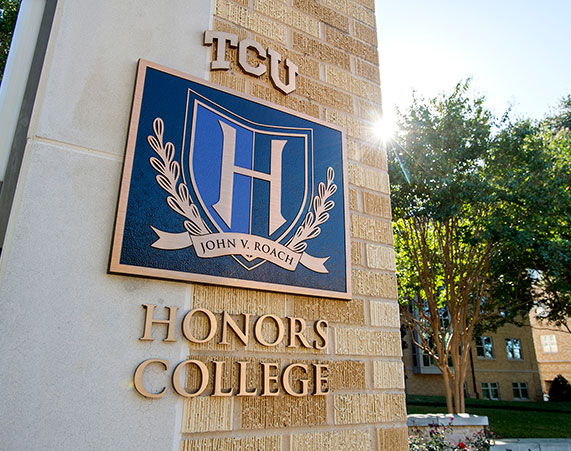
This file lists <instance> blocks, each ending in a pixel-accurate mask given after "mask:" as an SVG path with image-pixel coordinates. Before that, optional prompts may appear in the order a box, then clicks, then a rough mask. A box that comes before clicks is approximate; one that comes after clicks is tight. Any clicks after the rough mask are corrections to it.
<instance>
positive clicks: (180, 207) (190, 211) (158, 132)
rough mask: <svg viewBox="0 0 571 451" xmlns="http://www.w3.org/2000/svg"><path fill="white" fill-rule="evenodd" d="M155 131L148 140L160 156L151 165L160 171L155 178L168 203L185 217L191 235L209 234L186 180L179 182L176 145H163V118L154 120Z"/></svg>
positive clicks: (186, 226) (152, 159)
mask: <svg viewBox="0 0 571 451" xmlns="http://www.w3.org/2000/svg"><path fill="white" fill-rule="evenodd" d="M153 131H154V132H155V136H152V135H149V136H148V137H147V141H148V142H149V145H150V146H151V147H152V148H153V150H154V151H155V153H156V154H157V155H158V156H159V158H160V159H159V158H156V157H151V158H150V159H149V162H150V163H151V166H152V167H153V168H154V169H155V170H156V171H157V172H158V173H159V174H158V175H157V176H156V177H155V179H156V180H157V183H158V184H159V186H160V187H161V188H162V189H164V190H165V191H166V192H167V193H169V196H168V197H167V204H168V205H169V207H171V208H172V209H173V210H174V211H175V212H177V213H178V214H179V215H181V216H183V217H185V218H186V219H187V220H186V221H184V228H185V229H186V230H187V232H188V233H190V234H191V235H208V234H209V233H211V231H210V229H209V228H208V227H207V225H206V224H205V223H204V221H203V220H202V218H201V217H200V212H199V211H198V208H197V207H196V205H194V204H193V203H192V201H191V200H190V194H189V192H188V187H187V186H186V184H185V183H184V182H180V183H178V179H179V176H180V165H179V164H178V162H176V161H173V158H174V145H173V143H171V142H167V143H166V144H165V145H163V132H164V122H163V120H162V119H161V118H159V117H158V118H156V119H155V120H154V121H153Z"/></svg>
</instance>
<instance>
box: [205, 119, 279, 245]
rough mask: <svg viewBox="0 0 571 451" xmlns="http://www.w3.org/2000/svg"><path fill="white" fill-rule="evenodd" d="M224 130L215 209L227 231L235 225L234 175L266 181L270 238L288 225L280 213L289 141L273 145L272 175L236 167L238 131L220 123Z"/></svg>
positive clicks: (272, 143) (276, 141)
mask: <svg viewBox="0 0 571 451" xmlns="http://www.w3.org/2000/svg"><path fill="white" fill-rule="evenodd" d="M218 123H219V124H220V128H221V129H222V137H223V144H222V171H221V178H220V197H219V199H218V202H216V203H215V204H214V205H213V206H212V207H213V208H214V210H216V213H218V215H220V217H221V218H222V220H223V221H224V222H225V223H226V225H227V226H228V227H231V224H232V193H233V187H234V174H242V175H245V176H248V177H251V178H257V179H260V180H266V181H267V182H269V184H270V208H269V234H270V235H271V234H272V233H274V232H275V231H276V230H277V229H279V228H280V227H281V226H282V225H283V224H284V223H285V222H286V220H285V218H284V217H283V216H282V213H281V198H282V152H283V149H284V147H285V145H286V143H287V141H286V140H279V139H274V140H272V141H271V163H270V173H269V174H267V173H265V172H261V171H256V170H254V169H248V168H243V167H241V166H236V165H235V164H234V159H235V152H236V129H235V128H234V127H232V126H231V125H229V124H226V123H225V122H222V121H220V120H219V121H218Z"/></svg>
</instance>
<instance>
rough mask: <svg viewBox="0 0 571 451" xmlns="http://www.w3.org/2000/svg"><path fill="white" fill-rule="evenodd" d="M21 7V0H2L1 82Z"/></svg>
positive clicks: (0, 15)
mask: <svg viewBox="0 0 571 451" xmlns="http://www.w3.org/2000/svg"><path fill="white" fill-rule="evenodd" d="M19 9H20V0H0V83H2V76H3V75H4V67H5V66H6V60H7V59H8V51H9V50H10V43H11V42H12V34H13V33H14V27H15V26H16V19H17V17H18V10H19Z"/></svg>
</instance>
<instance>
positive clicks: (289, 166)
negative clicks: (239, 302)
mask: <svg viewBox="0 0 571 451" xmlns="http://www.w3.org/2000/svg"><path fill="white" fill-rule="evenodd" d="M346 184H347V181H346V168H345V161H344V135H343V132H342V131H341V130H340V129H339V128H338V127H335V126H333V125H330V124H326V123H324V122H322V121H320V120H318V119H315V118H310V117H308V116H304V115H302V114H299V113H295V112H294V111H290V110H286V109H284V108H281V107H279V106H277V105H273V104H270V103H269V102H265V101H263V100H259V99H254V98H252V97H248V96H245V95H243V94H239V93H236V92H229V91H228V90H227V89H223V88H220V87H215V86H213V85H212V84H210V83H207V82H205V81H201V80H196V79H194V78H193V77H190V76H187V75H184V74H181V73H178V72H175V71H172V70H168V69H166V68H163V67H161V66H158V65H156V64H152V63H149V62H146V61H140V62H139V69H138V75H137V86H136V91H135V99H134V102H133V112H132V116H131V125H130V130H129V139H128V143H127V152H126V157H125V167H124V171H123V180H122V185H121V193H120V198H119V208H118V212H117V223H116V228H115V237H114V241H113V250H112V255H111V265H110V271H111V272H117V273H123V274H134V275H142V276H152V277H162V278H168V279H177V280H187V281H197V282H206V283H216V284H222V285H231V286H238V287H249V288H260V289H267V290H274V291H282V292H292V293H300V294H310V295H316V296H328V297H334V298H342V299H348V298H350V285H351V283H350V276H349V270H348V268H349V263H348V261H349V259H350V254H349V251H348V244H349V240H348V232H347V215H346V209H347V200H346Z"/></svg>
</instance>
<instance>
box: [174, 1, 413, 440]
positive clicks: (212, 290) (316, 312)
mask: <svg viewBox="0 0 571 451" xmlns="http://www.w3.org/2000/svg"><path fill="white" fill-rule="evenodd" d="M213 28H214V29H215V30H219V31H226V32H230V33H234V34H236V35H238V36H239V38H240V39H244V38H251V39H255V40H256V41H258V42H260V43H261V44H262V45H263V46H264V47H266V48H267V47H271V48H272V49H275V50H277V51H278V52H280V53H281V54H282V57H283V58H290V59H291V60H292V61H293V62H294V63H295V64H296V65H297V66H298V67H299V75H298V77H297V81H296V89H295V90H294V91H293V92H292V93H290V94H289V95H284V94H282V93H281V92H280V91H278V90H276V89H275V88H274V87H273V85H272V84H271V81H270V79H269V75H268V74H267V73H266V74H264V75H262V76H261V77H254V76H250V75H247V74H245V73H244V72H243V71H242V70H241V69H240V67H239V66H238V65H237V64H236V61H237V49H234V48H229V49H227V52H226V58H227V60H229V61H230V62H231V65H230V70H228V71H214V72H211V74H210V79H211V81H213V82H215V83H218V84H221V85H224V86H227V87H230V88H232V89H235V90H238V91H241V92H244V93H247V94H251V95H253V96H255V97H259V98H262V99H265V100H269V101H271V102H274V103H277V104H280V105H283V106H285V107H288V108H291V109H293V110H295V111H298V112H301V113H304V114H307V115H310V116H313V117H316V118H319V119H322V120H326V121H329V122H331V123H334V124H337V125H340V126H342V127H344V128H345V130H346V140H347V157H348V185H349V196H348V202H349V210H350V212H351V214H350V215H349V217H348V218H347V221H348V226H349V227H350V234H351V246H350V248H351V255H350V258H351V263H352V279H353V282H352V283H353V287H352V288H353V299H352V300H351V301H338V300H332V299H322V298H317V297H309V296H297V295H287V294H275V293H267V292H261V291H253V290H242V289H233V288H221V287H215V286H208V285H198V284H196V285H194V288H193V296H192V307H194V308H198V307H200V308H206V309H209V310H211V311H213V312H215V313H217V314H219V313H220V312H221V311H223V310H225V311H227V312H229V313H231V314H233V315H237V314H240V313H251V314H252V315H253V317H252V320H255V318H256V317H257V316H260V315H263V314H268V313H271V314H275V315H276V316H278V317H281V318H284V317H285V316H295V317H299V318H303V319H305V320H307V321H308V322H309V325H311V326H312V323H313V322H314V321H317V320H319V319H324V320H327V321H328V322H329V327H328V334H329V335H328V337H329V346H327V348H326V349H324V350H316V349H306V348H302V347H298V348H296V349H288V348H287V347H286V346H285V345H280V346H277V347H275V348H264V347H262V346H259V345H258V344H256V343H252V344H249V345H248V346H247V347H244V346H241V345H240V344H239V343H238V342H237V341H236V338H235V337H234V338H233V339H232V340H231V343H230V345H228V346H223V345H219V344H216V342H217V341H218V340H212V344H209V345H193V346H190V347H189V348H190V349H189V357H191V358H193V359H197V360H201V361H203V362H205V363H207V364H208V362H212V360H213V357H216V360H219V361H224V362H225V366H226V368H227V369H230V370H229V371H227V374H226V375H225V376H224V377H223V378H222V385H223V387H224V388H228V387H230V386H234V387H235V386H236V384H237V377H238V375H237V372H238V371H237V365H236V364H235V362H237V361H247V362H249V363H252V364H253V368H254V369H253V370H252V371H251V373H250V374H249V375H248V378H247V381H248V384H249V385H248V386H249V387H253V386H255V382H256V381H257V380H258V381H259V379H260V372H261V370H260V368H259V366H258V367H256V365H255V364H256V363H258V364H259V363H260V362H277V363H278V365H280V366H281V367H282V368H283V367H284V366H286V365H289V364H291V363H296V362H301V363H305V364H308V365H311V364H314V363H321V364H327V365H328V367H329V370H328V374H329V386H330V388H331V393H330V394H329V395H327V396H307V397H299V398H298V397H293V396H287V395H284V394H280V395H279V396H276V397H228V398H219V399H216V398H212V397H210V398H209V397H203V396H199V397H197V398H192V399H189V400H186V401H185V402H184V418H183V430H182V432H183V441H182V443H181V449H183V450H185V451H188V450H194V449H223V450H235V449H236V450H237V449H280V450H290V449H291V450H310V449H311V450H314V449H315V450H317V449H323V450H325V449H360V450H361V449H363V450H367V449H370V450H373V449H395V450H401V449H405V447H406V424H405V423H406V412H405V403H404V394H403V392H404V391H403V367H402V363H401V360H400V357H401V348H400V333H399V319H398V308H397V304H396V299H397V292H396V278H395V261H394V259H395V257H394V251H393V248H392V246H393V235H392V226H391V209H390V198H389V193H390V188H389V180H388V175H387V163H386V154H385V150H384V149H383V148H382V147H381V146H380V145H375V144H373V141H371V122H369V121H370V120H371V118H372V117H373V115H374V114H375V113H377V112H379V111H380V99H381V94H380V85H379V68H378V52H377V33H376V28H375V13H374V1H373V0H284V1H273V0H216V2H215V10H214V18H213ZM212 54H213V55H214V49H212ZM281 76H282V77H283V76H284V74H283V73H281ZM198 323H199V324H200V322H198ZM309 328H310V327H309V326H308V329H309ZM200 332H201V331H197V334H200ZM268 333H271V331H268ZM309 335H310V334H308V338H310V339H311V340H313V339H314V338H315V337H310V336H309ZM229 351H230V352H229ZM197 383H198V379H197V374H195V373H193V372H192V371H189V374H188V377H187V385H188V387H189V388H188V389H189V390H196V386H197ZM213 384H214V381H213V379H212V376H211V379H210V380H209V382H208V388H207V390H205V392H206V393H208V392H212V386H213ZM314 384H315V383H314V381H310V383H309V389H310V390H312V389H313V387H314ZM257 386H259V383H258V384H257ZM203 419H204V421H203ZM213 437H216V438H213Z"/></svg>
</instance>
